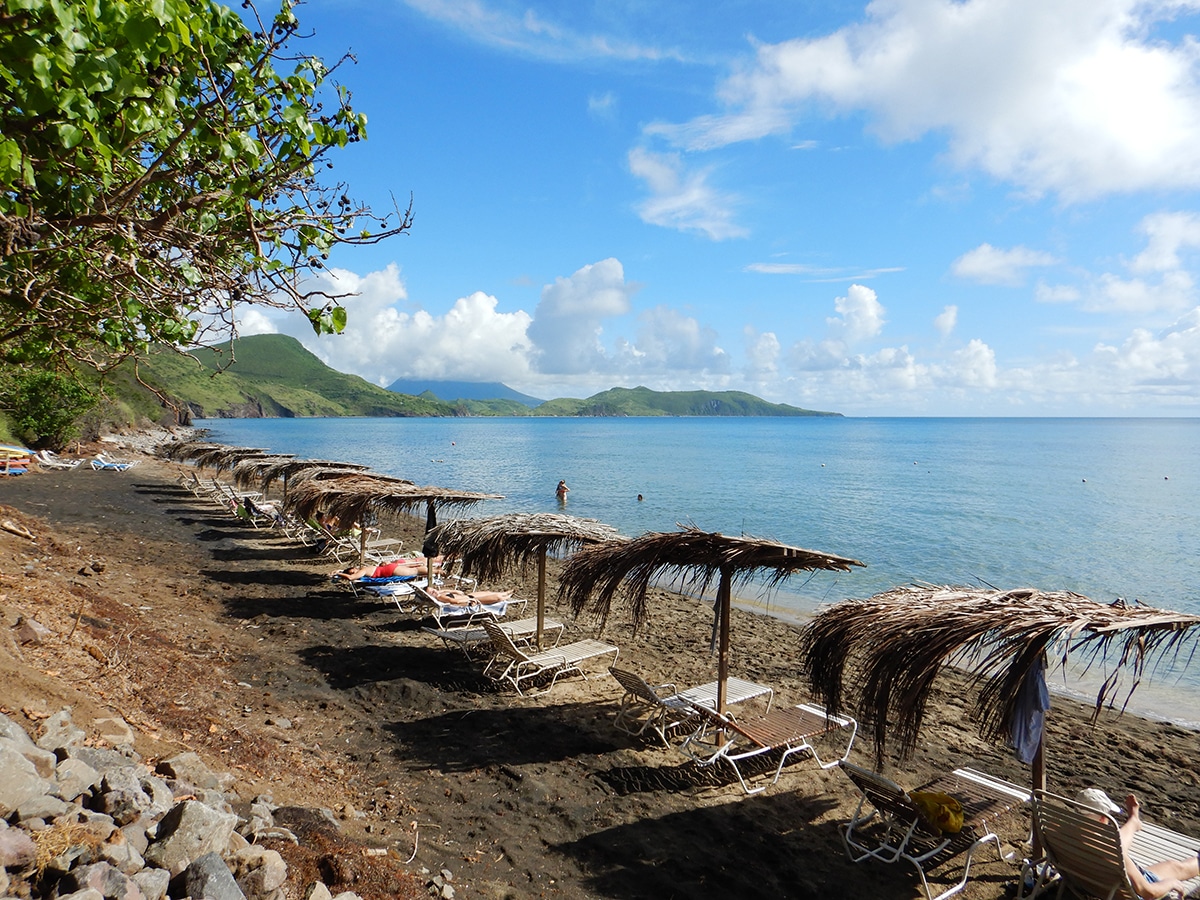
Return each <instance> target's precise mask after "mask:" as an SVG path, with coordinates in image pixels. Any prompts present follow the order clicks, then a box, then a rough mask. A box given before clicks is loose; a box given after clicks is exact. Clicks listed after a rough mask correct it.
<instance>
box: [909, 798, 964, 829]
mask: <svg viewBox="0 0 1200 900" xmlns="http://www.w3.org/2000/svg"><path fill="white" fill-rule="evenodd" d="M908 796H909V797H910V798H911V799H912V802H913V804H914V805H915V806H916V807H917V809H919V810H920V811H921V815H922V816H924V817H925V821H926V822H928V823H929V824H930V825H932V826H933V827H934V828H936V829H938V830H939V831H941V832H943V833H944V834H958V832H960V831H962V827H963V808H962V804H961V803H959V802H958V800H956V799H955V798H954V797H951V796H950V795H949V794H943V793H940V792H939V791H912V792H911V793H910V794H909V795H908Z"/></svg>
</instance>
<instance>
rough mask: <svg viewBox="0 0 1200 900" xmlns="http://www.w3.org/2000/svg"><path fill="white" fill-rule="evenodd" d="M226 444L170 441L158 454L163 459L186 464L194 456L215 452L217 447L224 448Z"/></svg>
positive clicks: (199, 441)
mask: <svg viewBox="0 0 1200 900" xmlns="http://www.w3.org/2000/svg"><path fill="white" fill-rule="evenodd" d="M225 446H227V445H226V444H218V443H216V442H214V441H201V440H194V441H172V442H170V443H167V444H164V445H163V446H162V447H161V448H160V449H159V453H160V455H161V456H162V457H163V458H164V459H173V460H176V461H178V462H186V461H188V460H190V459H192V458H193V457H194V456H195V455H196V454H199V453H204V452H206V451H208V450H215V449H217V448H218V447H225Z"/></svg>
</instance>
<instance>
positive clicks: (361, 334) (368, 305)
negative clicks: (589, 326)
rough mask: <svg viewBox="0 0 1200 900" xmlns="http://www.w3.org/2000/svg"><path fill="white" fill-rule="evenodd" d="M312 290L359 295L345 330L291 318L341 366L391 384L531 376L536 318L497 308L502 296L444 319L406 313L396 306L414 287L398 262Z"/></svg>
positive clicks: (296, 329)
mask: <svg viewBox="0 0 1200 900" xmlns="http://www.w3.org/2000/svg"><path fill="white" fill-rule="evenodd" d="M309 287H310V289H312V288H317V289H324V290H328V291H330V292H331V293H347V292H353V293H357V294H358V296H357V297H354V298H350V299H348V300H347V301H346V302H345V306H346V310H347V313H348V322H347V325H346V330H345V331H344V332H343V333H342V334H340V335H325V336H322V337H320V338H317V337H315V336H314V335H313V333H312V330H311V329H310V328H308V323H307V321H306V320H304V319H303V318H302V317H300V316H291V317H289V318H288V319H287V322H288V325H287V327H286V330H287V332H288V333H291V334H292V335H293V336H294V337H296V338H298V339H299V340H300V341H301V343H303V344H304V345H305V346H306V347H307V348H308V349H309V350H311V351H312V352H313V353H315V354H316V355H317V356H318V357H319V358H320V359H321V360H322V361H323V362H324V363H325V364H326V365H328V366H330V367H332V368H334V369H337V370H338V371H341V372H353V373H354V374H357V375H361V376H363V377H364V378H366V379H368V380H369V381H373V382H375V383H376V384H379V385H383V386H386V385H388V384H390V383H391V382H392V381H394V380H395V379H397V378H400V377H411V378H430V379H462V380H469V381H517V380H521V379H525V378H527V377H528V376H529V372H530V366H529V355H530V343H529V339H528V338H527V337H526V333H525V332H526V330H527V329H528V327H529V315H528V314H527V313H525V312H516V313H500V312H497V309H496V307H497V301H496V298H495V297H491V296H488V295H487V294H484V293H482V292H478V291H477V292H475V293H473V294H471V295H469V296H467V297H462V298H460V299H458V300H456V301H455V303H454V305H453V306H452V307H451V308H450V310H449V311H448V312H447V313H446V314H445V315H441V316H435V315H432V314H430V313H428V312H426V311H424V310H416V311H413V312H406V311H403V310H401V309H399V308H398V307H397V306H396V304H397V303H399V302H401V301H403V300H405V299H406V297H407V292H406V290H405V287H404V284H403V282H402V281H401V280H400V272H399V269H398V267H396V266H395V265H390V266H388V267H387V268H386V269H384V270H382V271H379V272H372V273H370V274H368V275H365V276H359V275H357V274H355V273H353V272H349V271H346V270H344V269H334V270H330V271H329V272H328V273H327V274H326V275H323V276H321V277H320V278H318V279H314V280H313V281H312V282H311V283H310V284H309ZM281 330H285V329H283V328H281Z"/></svg>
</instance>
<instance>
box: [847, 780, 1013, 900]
mask: <svg viewBox="0 0 1200 900" xmlns="http://www.w3.org/2000/svg"><path fill="white" fill-rule="evenodd" d="M841 767H842V771H843V772H845V773H846V775H848V776H849V778H850V780H851V781H853V782H854V784H855V786H856V787H857V788H858V790H859V793H860V794H861V797H860V799H859V802H858V806H857V808H856V809H855V810H854V815H853V816H851V818H850V821H849V822H847V823H846V824H845V825H843V826H842V827H841V833H842V842H843V844H844V845H845V847H846V855H847V856H848V857H849V858H850V860H851V861H852V862H856V863H857V862H862V861H863V860H866V859H877V860H880V861H882V862H886V863H894V862H900V861H904V862H906V863H909V864H910V865H912V866H913V867H914V868H915V869H916V870H917V873H918V874H919V875H920V876H921V885H922V887H923V888H924V891H925V896H926V897H927V898H928V900H943V898H945V897H949V896H950V895H952V894H956V893H958V892H959V891H961V890H962V889H963V888H964V887H966V884H967V879H968V878H969V877H970V874H971V861H972V860H973V858H974V856H975V851H976V850H977V849H979V848H980V847H981V846H983V845H984V844H985V843H991V844H994V845H995V847H996V852H997V853H998V854H999V855H1000V858H1001V859H1011V858H1012V856H1013V854H1011V853H1009V854H1005V852H1004V848H1003V847H1002V846H1001V844H1000V839H999V837H997V836H996V833H995V830H994V829H995V822H996V820H997V819H998V818H1000V817H1002V816H1005V815H1007V814H1008V813H1010V812H1012V811H1013V810H1014V809H1016V808H1017V807H1018V806H1020V805H1022V804H1023V803H1027V802H1028V801H1029V791H1028V790H1026V789H1024V788H1020V787H1018V786H1017V785H1014V784H1010V783H1009V782H1007V781H1003V780H1001V779H998V778H993V777H992V776H990V775H986V774H984V773H982V772H976V771H974V770H972V769H956V770H954V772H953V773H951V774H950V775H945V776H942V777H940V778H938V779H937V780H935V781H933V782H930V783H929V784H927V785H924V786H923V787H921V788H920V790H922V791H940V792H942V793H945V794H949V795H950V796H952V797H954V798H956V799H957V800H958V801H959V803H961V804H962V808H963V826H962V830H960V831H958V832H956V833H953V834H949V833H943V832H942V831H940V830H939V829H938V828H937V827H936V826H933V825H930V824H928V823H927V822H926V819H925V816H924V815H923V814H922V812H921V810H920V809H919V808H918V807H917V805H916V804H915V803H914V802H913V800H912V798H911V797H910V796H909V793H908V791H906V790H905V789H904V788H902V787H901V786H900V785H898V784H896V783H895V782H894V781H891V780H890V779H888V778H885V777H883V776H882V775H880V774H878V773H877V772H872V771H870V770H869V769H864V768H861V767H860V766H856V765H853V764H852V763H848V762H846V761H845V760H843V761H842V763H841ZM963 853H965V854H966V858H965V860H964V862H963V866H962V873H961V876H960V877H959V879H958V881H957V882H955V883H954V884H952V885H951V886H950V887H948V888H946V889H945V890H944V891H942V892H941V893H939V894H937V895H936V896H935V895H934V893H933V889H932V887H931V886H930V884H929V880H928V878H927V873H928V872H930V871H932V870H933V869H935V868H938V867H939V866H941V865H942V864H944V863H946V862H948V861H950V860H951V859H953V858H955V857H957V856H959V855H960V854H963Z"/></svg>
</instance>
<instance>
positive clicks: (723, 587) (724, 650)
mask: <svg viewBox="0 0 1200 900" xmlns="http://www.w3.org/2000/svg"><path fill="white" fill-rule="evenodd" d="M729 582H730V573H729V569H728V568H727V567H722V569H721V584H720V586H719V587H718V588H717V603H718V605H719V606H720V607H721V643H720V647H719V649H718V650H717V713H718V715H724V713H725V682H726V681H727V680H728V679H729V607H730V606H731V605H732V604H731V602H730V598H729V594H730V591H731V586H730V583H729Z"/></svg>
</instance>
